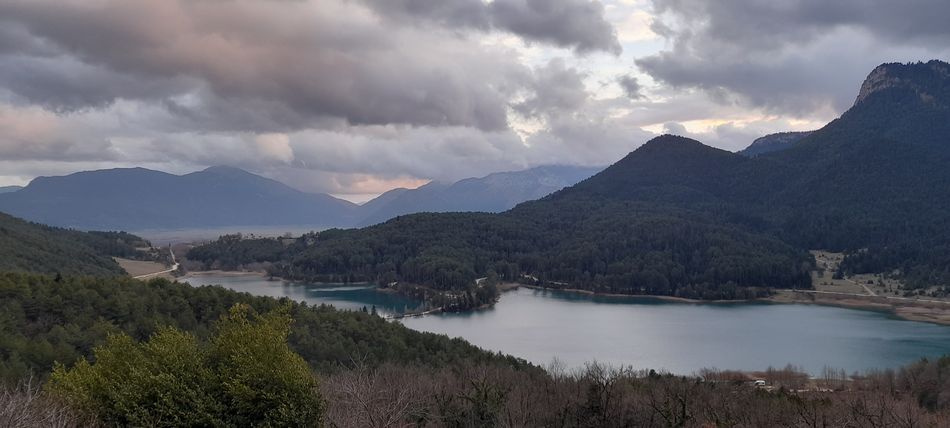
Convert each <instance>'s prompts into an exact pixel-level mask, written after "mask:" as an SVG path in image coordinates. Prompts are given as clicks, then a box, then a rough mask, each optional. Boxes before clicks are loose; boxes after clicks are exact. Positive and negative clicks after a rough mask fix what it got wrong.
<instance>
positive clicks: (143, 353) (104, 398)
mask: <svg viewBox="0 0 950 428" xmlns="http://www.w3.org/2000/svg"><path fill="white" fill-rule="evenodd" d="M287 309H288V308H287V307H284V308H281V309H278V310H276V311H273V312H270V313H267V314H265V315H262V316H259V315H257V314H256V313H255V312H254V311H253V310H252V309H251V308H250V307H249V306H247V305H242V304H238V305H235V306H234V307H232V308H231V310H230V312H229V313H228V314H227V315H225V316H224V317H223V318H222V319H221V320H220V321H219V322H218V324H217V325H216V332H215V334H214V336H212V338H211V340H210V343H208V344H202V343H199V341H198V338H197V337H196V336H194V335H193V334H189V333H185V332H182V331H180V330H177V329H174V328H164V329H161V330H159V332H158V333H156V334H155V335H153V336H152V337H151V338H150V339H149V340H148V341H147V342H142V343H136V342H135V341H134V340H132V338H130V337H129V336H127V335H114V336H111V337H110V338H109V340H108V342H107V343H106V344H105V345H102V346H99V347H96V348H95V352H94V354H95V360H94V361H95V362H92V363H90V362H89V361H87V360H85V359H82V360H80V361H79V362H78V363H77V364H76V365H75V366H73V367H72V368H66V367H65V366H63V365H57V367H56V368H55V369H54V371H53V375H52V376H51V378H50V383H49V388H50V389H51V390H52V391H53V392H54V393H55V394H58V395H61V396H62V397H64V398H65V399H67V401H70V402H72V403H74V404H75V405H76V406H77V407H79V408H81V409H83V410H85V411H88V412H90V413H92V414H95V415H97V417H98V418H99V419H100V420H101V421H102V422H104V423H105V424H107V425H110V426H130V425H131V426H222V425H223V426H319V425H320V424H321V419H322V414H323V402H322V400H321V398H320V395H319V391H318V389H317V381H316V378H315V377H314V375H313V374H312V373H311V372H310V369H309V367H308V366H307V363H306V362H305V361H304V360H303V359H302V358H301V357H300V356H299V355H297V354H295V353H294V352H293V351H291V350H290V348H289V346H288V345H287V337H288V335H289V333H290V324H291V319H290V316H289V314H288V312H289V311H288V310H287Z"/></svg>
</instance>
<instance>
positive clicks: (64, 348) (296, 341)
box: [0, 273, 527, 381]
mask: <svg viewBox="0 0 950 428" xmlns="http://www.w3.org/2000/svg"><path fill="white" fill-rule="evenodd" d="M238 303H240V304H246V305H249V306H250V307H251V308H252V309H254V310H255V311H257V312H260V313H265V312H269V311H272V310H275V309H277V308H280V307H282V306H285V305H286V306H288V307H289V314H290V316H291V317H292V318H293V319H294V323H293V325H292V328H291V330H290V335H289V339H288V340H289V343H290V346H291V348H292V349H293V350H294V351H295V352H297V353H299V354H300V355H301V356H302V357H303V358H304V360H305V361H307V363H308V364H309V365H310V366H311V367H313V368H314V369H315V370H317V371H319V372H330V371H333V370H334V369H337V368H339V367H340V365H341V364H344V363H348V362H350V361H351V360H352V359H358V360H360V361H362V362H364V363H365V364H370V365H377V364H381V363H383V362H392V363H401V364H421V365H442V364H448V363H452V362H458V361H473V362H479V361H482V362H484V361H494V360H499V361H504V362H505V363H508V364H511V365H512V366H515V367H525V366H527V365H526V364H525V363H524V362H523V361H521V360H517V359H514V358H509V357H501V356H496V355H494V354H491V353H488V352H484V351H482V350H480V349H478V348H476V347H474V346H472V345H470V344H468V343H467V342H465V341H463V340H460V339H449V338H447V337H445V336H439V335H434V334H428V333H419V332H416V331H413V330H409V329H408V328H405V327H403V326H402V325H401V324H398V323H391V322H388V321H386V320H384V319H382V318H380V317H377V316H374V315H370V314H366V313H362V312H350V311H337V310H335V309H333V308H332V307H329V306H319V307H313V306H307V305H305V304H300V303H295V302H291V301H287V300H276V299H272V298H266V297H255V296H251V295H249V294H246V293H238V292H235V291H231V290H227V289H224V288H221V287H191V286H190V285H188V284H182V283H173V282H169V281H167V280H164V279H155V280H152V281H149V282H144V281H138V280H134V279H131V278H127V277H111V278H105V277H72V276H66V277H61V278H58V279H57V278H53V277H50V276H45V275H35V274H19V273H0V379H2V380H6V381H11V380H16V379H22V378H25V377H29V376H31V375H32V376H34V377H38V378H40V377H42V376H44V375H45V373H48V372H49V370H50V369H52V367H53V363H54V362H57V361H58V362H61V363H71V362H73V361H76V360H77V359H78V358H81V357H88V356H90V355H91V353H92V350H93V348H94V347H95V346H97V345H100V344H102V343H104V342H105V340H106V338H107V337H108V336H109V335H110V334H116V333H123V334H127V335H129V336H130V337H131V338H132V339H134V340H144V339H147V338H148V337H149V336H151V335H153V334H154V333H156V332H157V331H159V329H160V328H162V327H174V328H177V329H179V330H182V331H185V332H189V333H192V334H194V335H195V336H197V337H198V338H200V339H207V338H208V337H209V335H210V334H211V331H212V330H213V329H212V325H213V324H214V322H215V321H216V320H218V319H219V318H220V317H221V316H222V315H224V314H226V313H227V311H228V310H229V309H230V308H231V307H232V306H234V305H235V304H238Z"/></svg>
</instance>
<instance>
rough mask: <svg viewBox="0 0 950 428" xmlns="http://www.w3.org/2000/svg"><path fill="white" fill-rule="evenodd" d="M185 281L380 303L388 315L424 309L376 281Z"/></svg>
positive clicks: (319, 300)
mask: <svg viewBox="0 0 950 428" xmlns="http://www.w3.org/2000/svg"><path fill="white" fill-rule="evenodd" d="M182 281H185V282H188V283H189V284H191V285H194V286H200V285H221V286H223V287H226V288H230V289H232V290H235V291H243V292H247V293H250V294H254V295H257V296H269V297H287V298H290V299H293V300H297V301H301V302H307V303H308V304H311V305H321V304H327V305H333V306H335V307H337V308H339V309H346V310H352V311H358V310H360V309H362V308H363V307H364V306H366V307H367V309H369V308H372V307H373V306H374V305H375V306H376V310H377V311H378V312H379V313H381V314H384V315H391V314H401V313H405V312H414V311H416V310H418V309H421V307H420V303H419V302H417V301H415V300H412V299H409V298H406V297H403V296H400V295H397V294H393V293H385V292H381V291H378V290H376V288H375V287H374V286H372V285H369V284H366V285H353V284H304V283H295V282H288V281H279V280H277V281H268V280H267V279H266V278H262V277H260V276H254V275H242V276H233V275H230V276H229V275H200V276H194V277H187V278H184V279H183V280H182Z"/></svg>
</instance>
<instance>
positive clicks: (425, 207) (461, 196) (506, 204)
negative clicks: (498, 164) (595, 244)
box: [359, 165, 602, 226]
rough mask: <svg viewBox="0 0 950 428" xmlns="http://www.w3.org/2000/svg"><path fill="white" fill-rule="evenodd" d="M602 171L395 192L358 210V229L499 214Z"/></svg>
mask: <svg viewBox="0 0 950 428" xmlns="http://www.w3.org/2000/svg"><path fill="white" fill-rule="evenodd" d="M601 169H602V168H591V167H579V166H560V165H552V166H541V167H536V168H531V169H527V170H523V171H513V172H499V173H494V174H489V175H487V176H484V177H481V178H468V179H465V180H461V181H458V182H455V183H452V184H441V183H429V184H427V185H425V186H422V187H420V188H418V189H412V190H408V189H396V190H393V191H390V192H386V193H384V194H382V195H380V196H379V197H378V198H376V199H374V200H372V201H370V202H368V203H366V204H364V205H363V206H362V207H361V212H362V213H363V218H362V220H361V221H360V223H359V224H360V225H361V226H368V225H373V224H378V223H382V222H385V221H387V220H389V219H391V218H393V217H396V216H400V215H405V214H412V213H417V212H466V211H475V212H501V211H506V210H509V209H511V208H513V207H514V206H515V205H517V204H519V203H521V202H524V201H529V200H533V199H538V198H541V197H544V196H545V195H548V194H550V193H552V192H555V191H557V190H560V189H562V188H564V187H567V186H571V185H574V184H576V183H577V182H579V181H581V180H584V179H585V178H588V177H590V176H591V175H594V174H595V173H597V171H599V170H601Z"/></svg>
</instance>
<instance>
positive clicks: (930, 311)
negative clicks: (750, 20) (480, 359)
mask: <svg viewBox="0 0 950 428" xmlns="http://www.w3.org/2000/svg"><path fill="white" fill-rule="evenodd" d="M202 276H233V277H242V276H257V277H261V278H268V275H267V273H266V272H262V271H224V270H207V271H193V272H188V273H186V274H185V275H183V276H181V277H179V278H178V279H187V278H189V277H202ZM273 280H275V281H286V282H293V281H290V280H286V279H283V278H279V277H274V278H273ZM361 284H369V283H361ZM520 287H525V288H528V289H533V290H543V291H562V292H566V293H572V294H582V295H587V296H595V297H606V298H617V299H630V298H635V299H647V300H659V301H664V302H670V303H682V304H722V305H729V304H742V303H770V304H807V305H820V306H833V307H840V308H848V309H857V310H867V311H875V312H886V313H888V314H890V315H892V316H894V317H896V318H899V319H902V320H907V321H917V322H926V323H931V324H938V325H943V326H950V302H946V303H942V302H934V301H931V302H919V301H915V300H914V299H907V300H895V299H892V298H889V297H886V296H861V295H850V294H847V295H845V294H842V295H835V294H818V293H808V292H802V291H798V290H776V293H775V294H773V295H772V296H769V297H763V298H758V299H732V300H725V299H722V300H701V299H690V298H685V297H675V296H660V295H649V294H621V293H599V292H595V291H591V290H583V289H578V288H553V287H544V286H540V285H529V284H521V283H513V282H512V283H502V284H499V285H498V288H499V291H500V293H499V295H498V297H497V298H496V299H495V301H494V302H490V303H485V304H482V305H479V306H478V307H476V308H472V309H471V311H472V312H478V311H484V310H488V309H491V308H492V307H494V306H495V304H497V303H498V301H499V300H500V299H501V297H502V294H504V293H505V292H507V291H511V290H516V289H518V288H520ZM376 289H377V290H378V291H380V292H384V293H386V292H388V293H396V294H398V292H397V291H396V290H393V289H390V288H387V287H379V286H377V287H376ZM438 309H441V308H438ZM439 313H444V311H442V310H433V309H430V310H427V311H423V313H418V312H417V313H411V314H403V316H425V315H430V314H439Z"/></svg>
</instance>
